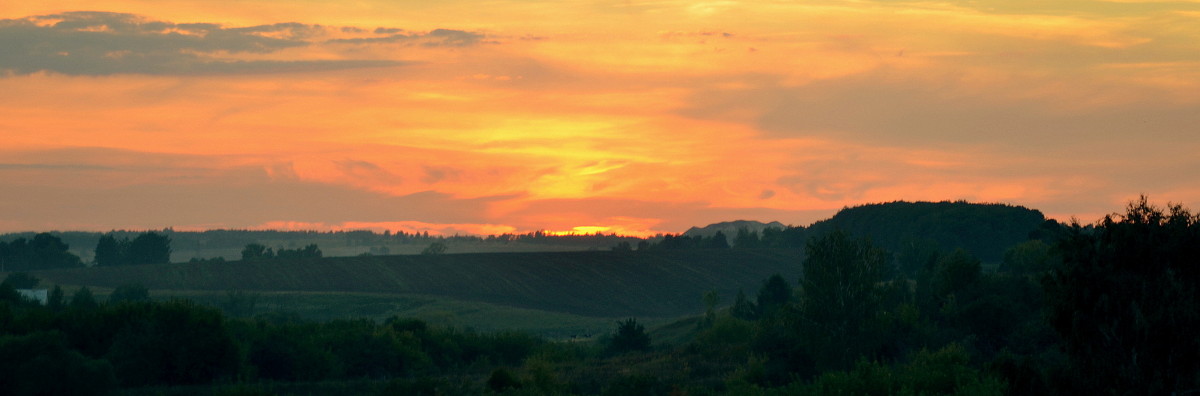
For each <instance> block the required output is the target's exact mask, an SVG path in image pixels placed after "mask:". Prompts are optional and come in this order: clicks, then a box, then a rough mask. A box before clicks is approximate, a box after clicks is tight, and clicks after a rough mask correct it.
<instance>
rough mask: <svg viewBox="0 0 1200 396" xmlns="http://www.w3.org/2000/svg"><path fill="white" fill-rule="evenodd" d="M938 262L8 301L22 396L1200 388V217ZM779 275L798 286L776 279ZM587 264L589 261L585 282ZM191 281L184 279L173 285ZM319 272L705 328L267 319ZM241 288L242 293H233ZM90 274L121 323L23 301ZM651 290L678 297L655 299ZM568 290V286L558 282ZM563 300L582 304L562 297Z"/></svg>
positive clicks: (109, 315)
mask: <svg viewBox="0 0 1200 396" xmlns="http://www.w3.org/2000/svg"><path fill="white" fill-rule="evenodd" d="M1055 227H1057V228H1055ZM765 231H766V230H764V233H766V232H765ZM780 232H788V231H787V230H782V231H780ZM750 234H752V233H749V232H747V233H745V235H741V236H739V238H740V239H746V238H749V236H747V235H750ZM714 235H715V234H714ZM680 238H692V237H680ZM701 238H704V237H701ZM664 240H665V239H664ZM764 240H766V239H765V238H760V239H758V241H759V242H760V243H763V241H764ZM709 241H711V239H710V240H709ZM926 242H927V241H925V242H922V241H921V240H919V239H911V240H909V242H908V243H907V244H905V245H903V246H902V249H900V250H896V251H892V250H889V249H886V248H884V247H883V244H877V243H876V242H874V240H873V239H869V238H867V237H863V236H858V235H856V234H853V233H850V232H844V231H831V232H822V233H811V234H809V237H808V239H807V240H806V242H805V250H806V251H807V254H799V253H797V252H796V251H794V250H787V249H782V250H781V249H778V248H774V249H772V248H763V247H757V248H750V247H742V248H737V247H736V245H735V246H733V248H732V249H730V248H728V247H727V248H720V247H717V246H710V247H709V248H707V249H700V248H696V249H668V248H663V247H661V246H660V247H659V248H657V249H655V248H647V249H638V251H636V252H632V251H607V252H581V253H572V254H565V253H556V254H513V255H500V254H487V255H456V254H445V255H437V256H436V257H427V256H410V257H406V258H403V259H400V258H394V257H392V258H380V257H362V258H343V259H320V260H315V259H309V260H283V261H280V260H274V261H246V262H240V263H189V264H174V265H171V266H155V267H157V268H154V269H155V270H156V271H153V272H155V273H166V274H167V275H163V276H162V277H153V276H145V274H148V273H150V271H146V272H142V271H137V270H138V269H141V268H145V267H146V266H140V267H139V266H128V267H115V268H107V269H105V268H96V269H62V270H43V271H37V272H35V273H33V274H23V275H17V274H14V275H11V276H9V277H8V278H7V279H6V280H5V282H3V283H0V383H4V384H6V385H7V387H6V388H5V390H6V391H7V392H8V393H10V394H18V395H22V394H47V393H64V394H106V393H120V394H347V393H352V394H378V395H384V394H440V395H459V394H461V395H468V394H472V395H473V394H497V395H559V394H573V395H666V394H690V395H717V394H728V395H830V394H834V395H838V394H840V395H1005V394H1011V395H1047V394H1187V393H1194V390H1195V389H1200V338H1197V336H1196V335H1195V334H1194V333H1195V332H1194V329H1195V328H1197V326H1198V325H1200V314H1198V313H1197V312H1200V308H1198V305H1197V304H1198V303H1200V301H1198V300H1197V299H1200V290H1198V289H1200V270H1198V267H1196V263H1197V262H1200V261H1198V259H1197V257H1200V216H1198V215H1194V214H1192V213H1190V212H1188V211H1187V210H1186V209H1184V208H1182V207H1180V206H1177V205H1172V206H1168V207H1167V208H1159V207H1155V206H1153V205H1150V204H1149V203H1148V202H1147V201H1146V200H1145V199H1144V198H1143V199H1141V200H1139V201H1136V202H1133V203H1131V204H1130V206H1129V207H1128V208H1126V211H1125V213H1123V214H1114V215H1110V216H1107V217H1106V218H1104V219H1103V220H1101V221H1100V222H1098V223H1097V224H1095V225H1091V226H1082V225H1079V224H1072V225H1069V226H1065V227H1064V226H1058V225H1057V224H1056V223H1051V224H1047V223H1046V222H1039V223H1037V224H1033V225H1031V227H1030V230H1029V233H1028V236H1027V238H1026V239H1025V240H1020V241H1016V242H1012V243H1011V244H1009V245H1008V246H1007V248H1006V249H1003V251H1002V252H1001V253H999V257H1002V258H1003V263H1002V264H1001V265H1000V266H999V267H998V269H997V270H987V269H985V266H984V265H983V260H981V259H980V258H979V257H978V256H976V255H975V254H974V253H973V251H972V250H970V249H968V248H964V247H953V248H946V249H943V248H941V247H939V246H944V245H942V244H941V243H940V242H937V243H926ZM1002 242H1004V241H1002ZM1004 243H1008V242H1004ZM769 245H770V244H769V243H768V244H767V246H769ZM949 246H953V245H949ZM988 249H993V248H991V247H989V248H988ZM643 250H645V251H643ZM772 257H774V258H775V259H776V260H780V261H781V262H783V263H785V264H786V265H785V266H786V267H788V268H790V269H791V270H790V271H781V269H786V268H780V267H775V266H773V265H765V264H763V263H764V262H770V258H772ZM568 258H569V259H570V260H573V261H564V260H567V259H568ZM706 260H708V261H706ZM727 261H728V262H735V263H738V265H737V266H734V267H733V269H727V267H726V266H725V265H724V264H721V263H723V262H727ZM305 263H309V264H305ZM484 263H486V264H484ZM673 263H678V264H673ZM754 263H757V264H754ZM174 267H178V268H177V269H179V270H180V271H182V272H178V273H172V272H171V271H170V270H172V269H174ZM318 267H321V268H324V267H335V268H336V267H348V269H343V270H349V271H360V270H365V269H367V268H391V269H390V270H388V271H391V272H388V271H383V272H380V271H379V270H376V272H373V273H370V275H369V276H367V277H364V278H356V279H353V282H366V280H367V279H368V278H372V279H373V278H379V277H390V278H389V279H390V283H386V282H385V283H386V284H388V285H390V287H400V286H403V287H408V288H410V289H411V288H417V286H413V285H417V284H420V285H426V284H434V285H437V284H440V285H441V286H437V287H442V288H443V289H439V290H442V291H441V293H445V294H453V293H452V292H450V290H459V292H457V293H459V295H463V296H467V295H474V296H479V297H478V298H479V300H480V301H485V300H487V301H491V302H492V303H504V304H510V305H522V304H532V301H534V300H546V299H555V298H557V299H561V300H564V301H566V303H563V302H548V303H541V305H539V307H540V308H550V307H559V308H561V309H563V310H566V311H571V312H575V313H576V314H593V315H594V314H595V312H608V313H612V312H630V311H639V310H640V311H641V312H658V311H656V310H657V309H660V308H661V307H662V306H663V305H662V304H661V302H659V301H658V300H662V299H665V298H667V297H666V296H669V295H671V294H675V293H683V291H684V290H686V291H687V293H689V294H690V295H689V296H688V298H689V299H690V300H692V302H693V305H692V306H691V307H692V308H691V311H690V314H691V315H695V316H690V317H684V318H681V319H678V320H675V321H672V322H668V323H663V324H662V325H660V326H657V327H656V326H647V324H648V323H650V322H648V321H645V320H643V319H642V318H641V317H637V316H638V315H628V316H624V317H625V318H624V319H622V320H620V321H618V322H616V323H615V325H614V324H612V322H608V323H609V325H608V326H607V329H606V334H599V335H598V337H588V338H583V339H559V340H549V339H545V338H542V337H538V336H535V335H530V334H527V333H519V332H510V331H495V332H478V331H474V330H469V329H468V330H463V329H459V328H455V327H448V326H442V325H437V324H432V323H430V322H427V321H423V320H417V319H411V318H403V317H398V316H391V317H384V318H379V319H370V318H360V319H332V320H323V321H312V320H305V319H301V318H299V317H297V316H294V315H287V314H280V313H269V312H267V313H258V314H254V313H255V311H256V310H255V308H254V306H255V304H256V303H257V301H259V299H260V297H261V296H262V295H260V294H258V293H269V292H270V291H269V290H265V289H264V288H266V287H267V285H270V284H272V283H270V282H266V281H263V280H260V279H254V278H255V277H256V276H261V275H257V274H260V273H265V272H266V270H265V269H267V268H272V269H275V270H276V271H275V273H274V275H277V276H281V277H282V278H281V279H279V283H278V284H280V285H283V287H285V288H286V287H295V286H297V285H302V286H304V287H313V285H315V284H317V283H315V282H314V283H305V282H307V281H305V279H307V278H312V279H322V280H323V281H324V283H322V284H329V285H335V287H343V286H337V285H344V284H343V283H339V282H342V281H341V280H339V279H338V277H336V276H330V275H334V274H338V272H322V271H323V270H319V269H317V268H318ZM422 267H429V268H437V269H438V270H437V271H436V272H439V273H445V274H447V275H445V276H447V278H437V277H433V276H431V275H430V273H422V272H421V271H422V270H421V269H420V268H422ZM490 267H495V268H496V269H494V270H489V269H488V268H490ZM560 267H565V268H560ZM747 268H757V270H756V271H760V272H758V273H757V274H756V275H755V276H756V277H757V278H756V279H754V280H751V281H745V280H738V279H744V278H739V276H744V274H741V273H744V272H747ZM767 269H770V272H766V273H762V272H761V271H763V270H767ZM560 270H561V271H563V272H557V271H560ZM189 271H190V272H189ZM224 271H228V272H229V274H224V275H222V274H218V273H219V272H224ZM254 271H260V272H254ZM294 271H298V272H299V273H300V275H297V274H291V273H292V272H294ZM367 272H369V271H367ZM475 272H478V274H475ZM77 274H91V275H95V279H91V280H90V281H91V282H93V283H89V284H95V283H96V282H97V279H103V276H113V279H114V280H115V279H124V282H125V283H120V284H116V285H113V286H107V285H108V284H107V283H104V282H108V281H104V282H99V283H104V284H103V285H98V286H103V287H105V288H108V287H115V289H113V290H112V292H111V293H110V294H109V298H108V299H107V301H106V302H104V303H101V302H98V300H97V298H96V297H95V296H94V295H93V294H92V292H91V290H90V289H89V288H86V287H84V288H78V289H76V290H75V291H74V292H73V293H72V296H71V297H70V298H69V299H68V298H65V297H63V296H62V294H63V293H62V292H61V289H58V290H59V293H58V294H59V297H57V300H58V302H57V303H56V302H53V301H54V300H55V298H51V299H50V300H51V302H50V303H48V304H46V305H41V304H38V303H35V302H32V301H29V300H26V299H24V298H22V297H21V296H20V294H18V293H17V292H16V291H15V287H14V285H16V284H29V283H30V282H31V281H32V282H34V283H35V284H38V283H45V282H48V281H49V282H61V281H62V280H64V279H73V280H77V281H81V280H85V279H87V277H86V276H84V275H77ZM106 274H107V275H106ZM282 274H291V277H290V278H289V277H283V275H282ZM399 274H404V275H403V276H401V275H399ZM472 274H474V275H472ZM505 274H507V275H505ZM739 274H740V275H739ZM101 275H103V276H101ZM72 276H79V278H72ZM472 276H475V277H472ZM647 276H650V277H652V278H650V279H653V280H654V282H655V283H644V284H643V283H636V282H637V281H636V279H643V278H645V277H647ZM654 276H658V277H657V278H653V277H654ZM139 277H140V279H143V280H147V281H151V282H155V284H165V285H170V284H171V282H174V281H173V280H172V279H177V278H186V279H188V280H189V281H190V282H193V283H191V285H192V286H202V285H207V283H205V282H214V283H221V282H233V283H236V284H239V285H243V286H251V285H257V286H259V287H260V288H259V289H255V288H250V289H247V290H261V291H255V292H226V293H227V294H226V298H227V299H228V301H229V304H230V307H231V308H230V309H226V312H230V311H235V310H236V309H235V308H236V307H238V306H241V307H243V309H244V308H245V307H246V306H247V305H248V306H249V307H250V308H249V309H245V312H242V313H241V314H236V315H233V316H227V315H226V314H225V313H222V311H220V310H217V309H215V308H213V307H209V306H205V305H200V304H197V303H195V302H191V301H185V300H174V299H171V300H161V299H160V300H154V299H149V298H147V297H148V296H147V294H148V289H147V288H146V287H142V286H140V285H137V284H128V283H127V282H128V281H129V280H131V279H138V278H139ZM243 277H244V278H248V279H241V278H243ZM38 278H40V279H38ZM446 279H455V280H456V281H457V282H458V283H453V282H449V281H447V280H446ZM538 279H542V281H539V280H538ZM547 279H552V281H548V282H547V283H539V282H543V281H545V280H547ZM582 279H590V281H588V282H584V281H582ZM710 280H711V281H710ZM589 282H595V283H589ZM672 282H679V283H672ZM555 283H562V284H560V285H559V286H558V287H559V288H558V289H554V290H543V289H542V288H543V287H546V288H550V287H554V286H553V285H554V284H555ZM72 284H83V282H80V283H72ZM345 284H349V283H345ZM380 284H384V283H380ZM467 284H469V285H472V288H475V289H487V287H488V286H486V285H489V284H507V285H508V286H503V287H497V288H494V289H491V291H488V292H485V293H483V294H477V293H480V292H479V291H463V289H467V288H466V287H463V285H467ZM605 284H607V285H609V286H610V288H611V286H612V285H614V284H620V285H624V286H627V287H629V290H622V291H621V292H620V293H613V294H609V295H603V294H597V292H596V291H595V290H589V288H591V287H593V285H594V286H595V287H598V288H599V287H602V285H605ZM683 284H689V285H693V287H692V288H684V287H683V286H680V285H683ZM717 284H724V285H725V286H723V287H722V286H717ZM664 285H665V286H664ZM731 285H732V287H731ZM118 286H119V287H118ZM656 286H658V287H656ZM420 287H430V286H420ZM749 287H757V290H756V293H752V295H753V296H756V298H751V297H747V293H746V292H744V291H743V290H744V289H747V288H749ZM199 288H200V289H203V287H199ZM149 289H153V290H159V288H158V287H154V286H151V287H150V288H149ZM643 289H653V290H658V289H668V290H670V291H669V292H665V293H662V294H658V293H657V292H656V291H646V290H643ZM225 290H228V289H225ZM735 291H736V297H735V298H733V299H732V303H731V305H729V306H726V307H721V306H720V305H719V304H720V301H722V298H721V297H722V295H733V294H734V293H735ZM751 291H754V290H753V289H751ZM486 293H494V294H486ZM589 293H591V294H589ZM572 294H582V295H584V296H585V297H584V298H585V299H597V298H600V299H603V300H602V302H603V303H607V304H610V305H612V304H629V307H624V308H620V309H617V308H612V307H610V308H607V310H605V309H602V308H600V305H602V304H593V305H587V304H582V303H580V302H579V301H578V300H572V297H570V296H571V295H572ZM621 294H628V296H626V297H620V295H621ZM598 296H604V297H598ZM67 300H69V301H67ZM639 305H640V307H639ZM667 305H669V304H667ZM655 306H658V307H659V308H653V307H655ZM630 307H632V308H630ZM647 307H650V308H647ZM665 311H669V310H665ZM665 311H664V312H665ZM61 378H71V379H72V380H71V381H61V380H57V379H61ZM76 379H78V380H76ZM79 381H86V382H83V383H85V384H86V386H81V384H80V382H79Z"/></svg>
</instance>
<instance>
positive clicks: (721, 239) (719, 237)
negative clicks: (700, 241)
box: [704, 231, 729, 249]
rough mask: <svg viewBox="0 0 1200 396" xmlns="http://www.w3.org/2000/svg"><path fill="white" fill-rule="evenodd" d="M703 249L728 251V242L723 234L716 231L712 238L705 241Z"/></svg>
mask: <svg viewBox="0 0 1200 396" xmlns="http://www.w3.org/2000/svg"><path fill="white" fill-rule="evenodd" d="M704 247H705V248H708V249H729V240H728V238H726V237H725V233H724V232H721V231H717V233H716V234H714V235H713V236H712V238H710V239H709V240H708V241H706V243H705V244H704Z"/></svg>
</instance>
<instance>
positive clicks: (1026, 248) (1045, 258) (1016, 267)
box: [999, 239, 1054, 275]
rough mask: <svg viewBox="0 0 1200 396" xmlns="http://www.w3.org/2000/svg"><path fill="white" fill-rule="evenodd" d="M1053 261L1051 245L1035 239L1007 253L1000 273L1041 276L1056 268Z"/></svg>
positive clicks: (1014, 247)
mask: <svg viewBox="0 0 1200 396" xmlns="http://www.w3.org/2000/svg"><path fill="white" fill-rule="evenodd" d="M1053 260H1054V255H1053V254H1052V253H1051V252H1050V245H1049V244H1047V243H1045V242H1042V241H1041V240H1038V239H1034V240H1031V241H1028V242H1023V243H1021V244H1019V245H1016V246H1013V247H1011V248H1009V249H1008V250H1007V251H1005V252H1004V263H1002V264H1000V269H999V271H1000V272H1008V273H1012V274H1016V275H1024V274H1041V273H1044V272H1046V271H1048V270H1049V269H1050V268H1052V267H1053V266H1054V265H1053Z"/></svg>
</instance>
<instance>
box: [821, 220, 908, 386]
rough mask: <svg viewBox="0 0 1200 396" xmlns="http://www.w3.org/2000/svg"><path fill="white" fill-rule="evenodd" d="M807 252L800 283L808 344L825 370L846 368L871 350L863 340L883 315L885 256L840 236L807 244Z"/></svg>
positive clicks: (859, 241)
mask: <svg viewBox="0 0 1200 396" xmlns="http://www.w3.org/2000/svg"><path fill="white" fill-rule="evenodd" d="M807 251H808V258H806V259H805V260H804V279H802V280H801V285H802V286H803V288H802V291H803V296H804V299H803V304H802V312H803V317H804V319H805V321H804V322H803V323H804V324H805V326H810V327H811V328H810V329H808V330H806V331H805V332H806V333H810V334H811V335H812V337H811V338H810V339H809V340H808V341H807V342H810V343H811V345H812V348H813V349H814V350H815V353H813V356H815V357H817V358H819V359H822V360H826V361H827V363H825V364H824V366H826V367H835V368H844V367H847V366H848V365H849V364H850V363H851V362H853V361H854V360H856V359H858V358H859V357H860V356H862V354H864V353H870V351H871V350H872V348H874V345H871V344H870V343H869V342H868V340H869V337H867V336H868V335H869V334H871V333H870V331H871V330H872V329H874V328H875V327H876V326H873V324H874V323H875V321H876V320H877V317H878V315H879V312H880V310H881V305H882V301H883V290H882V288H881V285H880V282H882V281H883V279H884V273H885V266H886V265H887V252H885V251H884V250H883V249H880V248H878V247H875V245H873V244H872V243H871V242H870V241H869V240H867V239H854V238H851V237H850V236H849V235H847V234H846V233H844V232H841V231H835V232H832V233H829V234H826V235H824V236H821V237H818V238H814V239H812V240H810V241H809V243H808V246H807Z"/></svg>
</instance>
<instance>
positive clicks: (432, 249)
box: [421, 242, 446, 256]
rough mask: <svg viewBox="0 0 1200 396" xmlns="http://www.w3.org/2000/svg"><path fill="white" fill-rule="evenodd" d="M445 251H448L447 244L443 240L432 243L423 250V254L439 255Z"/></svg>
mask: <svg viewBox="0 0 1200 396" xmlns="http://www.w3.org/2000/svg"><path fill="white" fill-rule="evenodd" d="M443 253H446V244H445V243H442V242H433V243H430V244H429V246H428V247H426V248H425V250H422V251H421V254H422V255H425V256H437V255H440V254H443Z"/></svg>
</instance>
